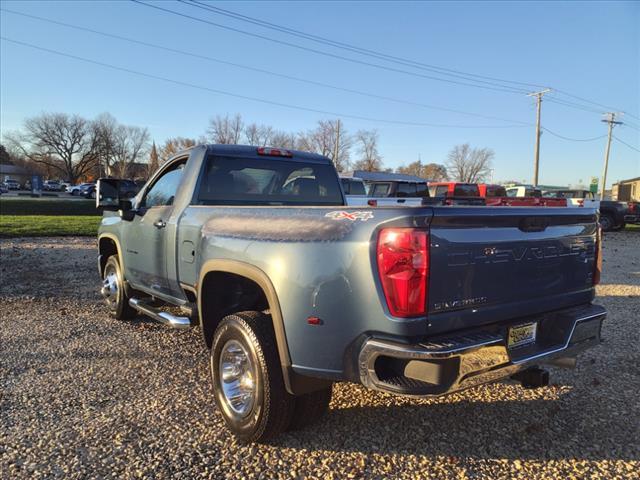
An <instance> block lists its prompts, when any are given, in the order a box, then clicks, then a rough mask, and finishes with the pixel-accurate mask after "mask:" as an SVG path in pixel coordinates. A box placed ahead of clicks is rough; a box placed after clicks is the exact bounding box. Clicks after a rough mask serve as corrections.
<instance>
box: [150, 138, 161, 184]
mask: <svg viewBox="0 0 640 480" xmlns="http://www.w3.org/2000/svg"><path fill="white" fill-rule="evenodd" d="M159 167H160V155H158V149H157V148H156V142H155V141H154V142H153V145H151V150H149V160H148V162H147V178H149V177H151V175H153V174H154V173H155V171H156V170H158V168H159Z"/></svg>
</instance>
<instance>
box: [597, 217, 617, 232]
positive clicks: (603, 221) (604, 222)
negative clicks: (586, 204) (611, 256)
mask: <svg viewBox="0 0 640 480" xmlns="http://www.w3.org/2000/svg"><path fill="white" fill-rule="evenodd" d="M614 225H615V222H614V221H613V218H612V217H611V215H608V214H606V213H604V214H602V215H600V226H601V227H602V231H603V232H610V231H611V230H612V229H613V226H614Z"/></svg>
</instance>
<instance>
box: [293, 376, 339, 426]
mask: <svg viewBox="0 0 640 480" xmlns="http://www.w3.org/2000/svg"><path fill="white" fill-rule="evenodd" d="M332 387H333V386H332V385H330V386H329V387H327V388H323V389H322V390H318V391H316V392H311V393H305V394H304V395H299V396H297V397H296V406H295V408H294V410H293V418H292V419H291V423H290V424H289V430H300V429H303V428H305V427H308V426H309V425H311V424H313V423H316V422H317V421H318V420H320V418H322V416H324V414H325V413H327V410H329V402H330V401H331V391H332Z"/></svg>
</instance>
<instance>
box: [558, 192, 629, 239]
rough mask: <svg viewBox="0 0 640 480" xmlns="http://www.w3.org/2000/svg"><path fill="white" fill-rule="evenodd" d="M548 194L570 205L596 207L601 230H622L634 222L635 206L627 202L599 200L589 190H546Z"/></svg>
mask: <svg viewBox="0 0 640 480" xmlns="http://www.w3.org/2000/svg"><path fill="white" fill-rule="evenodd" d="M546 195H548V196H554V197H555V198H565V199H566V200H567V202H568V203H569V205H570V206H573V207H587V208H596V209H598V211H599V212H600V225H601V226H602V230H604V231H605V232H608V231H618V230H622V229H623V228H624V227H625V225H626V223H627V222H629V223H636V221H637V220H636V218H637V216H636V215H635V213H634V212H635V208H633V207H631V208H630V207H629V204H628V202H615V201H613V200H599V199H597V198H596V196H595V194H594V193H593V192H592V191H590V190H581V189H565V190H553V191H548V192H546Z"/></svg>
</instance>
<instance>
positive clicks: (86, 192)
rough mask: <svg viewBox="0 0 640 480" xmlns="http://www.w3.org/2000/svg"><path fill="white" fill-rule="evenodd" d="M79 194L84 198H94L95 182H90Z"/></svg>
mask: <svg viewBox="0 0 640 480" xmlns="http://www.w3.org/2000/svg"><path fill="white" fill-rule="evenodd" d="M79 195H80V196H82V197H84V198H96V184H95V183H92V184H91V185H89V186H88V187H87V188H85V189H83V190H81V191H80V193H79Z"/></svg>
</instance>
